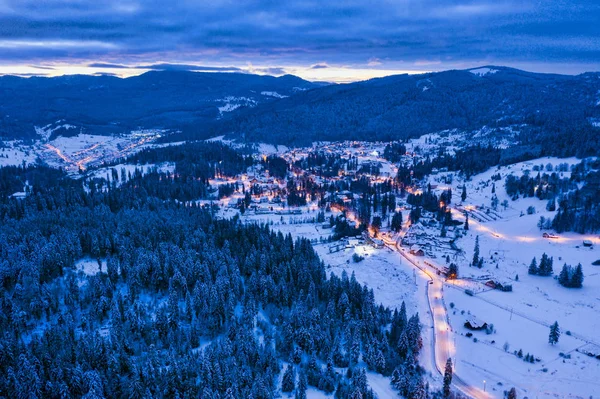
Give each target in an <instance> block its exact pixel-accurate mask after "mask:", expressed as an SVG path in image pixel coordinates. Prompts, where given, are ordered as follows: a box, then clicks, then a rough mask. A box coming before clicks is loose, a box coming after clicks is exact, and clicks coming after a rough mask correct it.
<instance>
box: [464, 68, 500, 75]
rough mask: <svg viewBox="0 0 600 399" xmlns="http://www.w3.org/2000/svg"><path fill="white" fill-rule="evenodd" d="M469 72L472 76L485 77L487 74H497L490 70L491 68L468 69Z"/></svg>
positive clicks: (495, 70)
mask: <svg viewBox="0 0 600 399" xmlns="http://www.w3.org/2000/svg"><path fill="white" fill-rule="evenodd" d="M469 72H471V73H472V74H474V75H478V76H485V75H488V74H493V73H496V72H498V70H497V69H491V68H476V69H469Z"/></svg>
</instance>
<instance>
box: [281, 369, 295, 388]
mask: <svg viewBox="0 0 600 399" xmlns="http://www.w3.org/2000/svg"><path fill="white" fill-rule="evenodd" d="M295 387H296V371H295V370H294V366H293V365H291V364H288V366H287V368H286V369H285V373H283V380H282V381H281V390H282V391H283V392H292V391H293V390H294V389H295Z"/></svg>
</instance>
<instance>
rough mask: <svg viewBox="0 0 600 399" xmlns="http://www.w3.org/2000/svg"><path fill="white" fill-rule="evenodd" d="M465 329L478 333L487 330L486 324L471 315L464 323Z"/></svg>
mask: <svg viewBox="0 0 600 399" xmlns="http://www.w3.org/2000/svg"><path fill="white" fill-rule="evenodd" d="M465 327H466V328H467V329H469V330H473V331H478V330H483V329H485V328H487V323H486V322H485V321H483V320H479V319H478V318H477V317H475V316H473V315H471V316H469V318H468V319H467V321H465Z"/></svg>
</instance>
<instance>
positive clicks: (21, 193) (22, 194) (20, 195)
mask: <svg viewBox="0 0 600 399" xmlns="http://www.w3.org/2000/svg"><path fill="white" fill-rule="evenodd" d="M10 197H11V198H16V199H24V198H25V197H27V193H26V192H25V191H18V192H16V193H14V194H11V195H10Z"/></svg>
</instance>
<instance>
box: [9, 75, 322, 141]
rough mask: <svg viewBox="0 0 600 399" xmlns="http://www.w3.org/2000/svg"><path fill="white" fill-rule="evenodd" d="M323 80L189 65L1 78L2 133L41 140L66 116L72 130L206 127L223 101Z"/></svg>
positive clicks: (250, 99) (287, 91)
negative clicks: (41, 132)
mask: <svg viewBox="0 0 600 399" xmlns="http://www.w3.org/2000/svg"><path fill="white" fill-rule="evenodd" d="M317 86H318V84H313V83H311V82H307V81H305V80H302V79H300V78H298V77H295V76H291V75H286V76H282V77H278V78H276V77H273V76H259V75H252V74H241V73H203V72H187V71H152V72H147V73H145V74H142V75H140V76H133V77H130V78H126V79H121V78H118V77H114V76H86V75H70V76H59V77H53V78H45V77H31V78H21V77H15V76H1V77H0V138H5V139H33V138H35V137H36V131H35V127H36V126H37V127H44V126H46V125H49V124H55V123H57V122H59V121H60V123H59V124H58V125H60V124H65V125H68V126H69V127H71V129H67V130H69V132H70V134H76V133H79V132H80V131H83V132H86V133H92V134H122V133H127V134H128V133H129V131H130V130H136V129H139V128H146V129H175V130H177V129H186V128H187V127H188V126H196V125H200V126H203V127H205V126H206V125H207V124H210V123H212V122H213V121H215V120H216V119H217V118H219V117H220V116H221V114H220V110H219V108H220V107H225V109H227V110H231V109H235V107H239V106H253V105H255V104H260V103H262V102H266V101H273V100H274V99H275V98H277V97H276V96H291V95H293V94H295V93H296V92H298V91H302V90H306V89H310V88H313V87H317ZM53 127H56V126H53ZM55 133H60V132H59V131H57V132H55ZM63 133H64V134H68V132H66V131H63Z"/></svg>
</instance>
